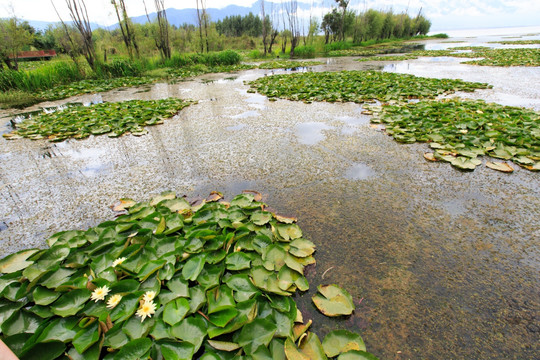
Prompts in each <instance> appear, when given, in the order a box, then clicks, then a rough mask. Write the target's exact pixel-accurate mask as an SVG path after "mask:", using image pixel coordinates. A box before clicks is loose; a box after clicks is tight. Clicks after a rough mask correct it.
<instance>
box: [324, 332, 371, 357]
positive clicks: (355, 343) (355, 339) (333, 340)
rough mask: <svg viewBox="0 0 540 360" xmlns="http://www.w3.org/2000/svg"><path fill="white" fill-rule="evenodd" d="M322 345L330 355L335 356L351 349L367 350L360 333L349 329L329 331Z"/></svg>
mask: <svg viewBox="0 0 540 360" xmlns="http://www.w3.org/2000/svg"><path fill="white" fill-rule="evenodd" d="M322 346H323V348H324V352H325V353H326V355H328V356H329V357H335V356H338V355H339V354H342V353H346V352H348V351H351V350H361V351H366V345H365V344H364V341H363V340H362V338H361V337H360V335H358V334H355V333H352V332H350V331H347V330H333V331H331V332H329V333H328V335H326V337H325V338H324V340H323V343H322Z"/></svg>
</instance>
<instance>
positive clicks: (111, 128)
mask: <svg viewBox="0 0 540 360" xmlns="http://www.w3.org/2000/svg"><path fill="white" fill-rule="evenodd" d="M190 104H191V102H189V101H185V100H181V99H174V98H169V99H165V100H131V101H125V102H120V103H101V104H96V105H92V106H82V105H79V106H70V107H68V108H65V109H59V110H58V111H54V112H49V113H41V114H39V115H36V116H33V117H30V118H27V119H25V120H24V121H22V122H21V123H17V124H15V130H14V131H13V132H11V133H9V134H4V135H3V136H4V137H5V138H6V139H17V138H20V137H26V138H30V139H32V140H37V139H44V138H45V139H48V140H50V141H63V140H65V139H67V138H76V139H83V138H86V137H88V136H90V135H101V134H109V136H110V137H118V136H121V135H123V134H125V133H127V132H129V133H131V134H133V135H144V134H145V133H146V132H147V131H146V129H145V128H144V127H145V126H150V125H156V124H161V123H163V120H165V119H167V118H170V117H172V116H173V115H175V114H176V113H178V111H180V110H181V109H183V108H184V107H186V106H189V105H190Z"/></svg>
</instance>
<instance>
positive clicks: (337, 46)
mask: <svg viewBox="0 0 540 360" xmlns="http://www.w3.org/2000/svg"><path fill="white" fill-rule="evenodd" d="M351 47H352V44H351V43H349V42H346V41H338V42H333V43H330V44H326V45H324V52H325V53H327V52H330V51H334V50H349V49H350V48H351Z"/></svg>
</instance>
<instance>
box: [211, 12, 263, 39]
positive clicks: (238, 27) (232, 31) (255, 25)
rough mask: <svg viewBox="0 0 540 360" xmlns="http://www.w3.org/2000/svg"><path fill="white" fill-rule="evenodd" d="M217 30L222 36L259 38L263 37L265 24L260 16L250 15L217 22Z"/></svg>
mask: <svg viewBox="0 0 540 360" xmlns="http://www.w3.org/2000/svg"><path fill="white" fill-rule="evenodd" d="M216 30H217V32H218V33H219V34H220V35H225V36H231V37H240V36H243V35H248V36H253V37H259V36H261V35H262V30H263V23H262V20H261V18H260V17H259V16H256V15H253V13H251V12H250V13H249V14H248V15H245V16H242V15H232V16H227V17H226V18H225V19H223V20H218V21H217V22H216Z"/></svg>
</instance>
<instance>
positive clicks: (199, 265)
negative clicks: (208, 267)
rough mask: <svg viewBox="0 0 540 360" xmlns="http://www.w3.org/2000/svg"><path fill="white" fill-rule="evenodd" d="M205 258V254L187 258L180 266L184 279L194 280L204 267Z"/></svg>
mask: <svg viewBox="0 0 540 360" xmlns="http://www.w3.org/2000/svg"><path fill="white" fill-rule="evenodd" d="M205 260H206V255H205V254H198V255H194V256H192V257H191V258H189V259H188V261H186V263H185V264H184V267H183V268H182V276H183V277H184V279H185V280H191V281H195V279H197V276H199V274H200V273H201V271H202V269H203V267H204V263H205Z"/></svg>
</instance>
